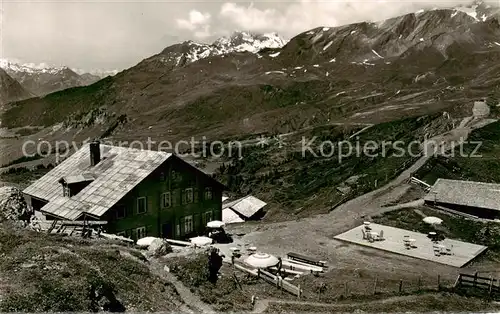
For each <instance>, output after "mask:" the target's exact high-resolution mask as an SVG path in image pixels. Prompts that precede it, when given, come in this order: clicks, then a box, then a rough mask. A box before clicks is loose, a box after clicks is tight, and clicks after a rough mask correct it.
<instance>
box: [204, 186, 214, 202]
mask: <svg viewBox="0 0 500 314" xmlns="http://www.w3.org/2000/svg"><path fill="white" fill-rule="evenodd" d="M212 198H213V196H212V188H211V187H206V188H205V200H211V199H212Z"/></svg>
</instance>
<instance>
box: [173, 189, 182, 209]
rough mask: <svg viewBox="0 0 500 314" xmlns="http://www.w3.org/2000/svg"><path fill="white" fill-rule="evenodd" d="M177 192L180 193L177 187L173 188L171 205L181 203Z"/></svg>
mask: <svg viewBox="0 0 500 314" xmlns="http://www.w3.org/2000/svg"><path fill="white" fill-rule="evenodd" d="M179 194H180V192H179V189H175V190H174V191H173V197H172V206H178V205H180V204H181V201H180V197H179Z"/></svg>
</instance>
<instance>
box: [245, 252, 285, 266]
mask: <svg viewBox="0 0 500 314" xmlns="http://www.w3.org/2000/svg"><path fill="white" fill-rule="evenodd" d="M245 263H247V264H248V265H250V266H253V267H255V268H268V267H272V266H276V265H278V263H279V260H278V258H277V257H276V256H272V255H270V254H267V253H255V254H252V255H250V256H249V257H247V258H246V259H245Z"/></svg>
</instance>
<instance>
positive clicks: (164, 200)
mask: <svg viewBox="0 0 500 314" xmlns="http://www.w3.org/2000/svg"><path fill="white" fill-rule="evenodd" d="M170 206H172V197H171V196H170V192H165V193H163V194H162V195H161V208H169V207H170Z"/></svg>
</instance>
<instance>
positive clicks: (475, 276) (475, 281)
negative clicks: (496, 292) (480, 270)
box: [472, 271, 477, 288]
mask: <svg viewBox="0 0 500 314" xmlns="http://www.w3.org/2000/svg"><path fill="white" fill-rule="evenodd" d="M476 283H477V271H476V273H475V274H474V283H473V284H472V285H473V287H474V288H476Z"/></svg>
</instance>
